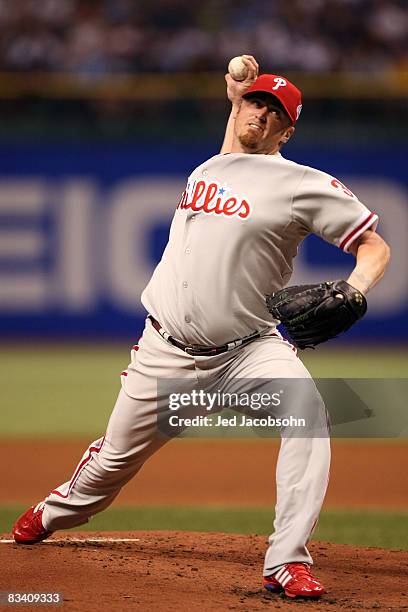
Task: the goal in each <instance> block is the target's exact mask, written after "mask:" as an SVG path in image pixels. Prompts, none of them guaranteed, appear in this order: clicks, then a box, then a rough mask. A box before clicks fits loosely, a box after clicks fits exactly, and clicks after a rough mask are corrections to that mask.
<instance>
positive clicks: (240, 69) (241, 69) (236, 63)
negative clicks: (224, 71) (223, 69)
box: [228, 55, 248, 81]
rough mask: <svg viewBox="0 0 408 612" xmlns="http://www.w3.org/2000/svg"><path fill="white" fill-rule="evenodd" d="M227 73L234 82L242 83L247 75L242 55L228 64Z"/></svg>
mask: <svg viewBox="0 0 408 612" xmlns="http://www.w3.org/2000/svg"><path fill="white" fill-rule="evenodd" d="M228 72H229V73H230V75H231V76H232V78H233V79H234V81H244V80H245V79H246V77H247V74H248V67H247V66H246V65H245V64H244V62H243V61H242V55H237V57H233V58H232V60H231V61H230V63H229V64H228Z"/></svg>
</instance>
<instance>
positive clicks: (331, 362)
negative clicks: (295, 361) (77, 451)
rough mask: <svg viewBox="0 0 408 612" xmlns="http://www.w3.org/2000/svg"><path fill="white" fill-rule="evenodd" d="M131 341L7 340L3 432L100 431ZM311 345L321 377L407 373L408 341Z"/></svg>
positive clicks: (0, 370) (310, 361)
mask: <svg viewBox="0 0 408 612" xmlns="http://www.w3.org/2000/svg"><path fill="white" fill-rule="evenodd" d="M129 346H130V343H129V344H127V343H125V344H123V346H119V345H100V346H99V345H98V346H96V345H81V344H73V345H62V344H61V345H48V344H45V345H42V346H41V345H35V344H32V345H31V344H28V345H27V344H24V345H15V344H12V345H9V346H7V345H5V346H3V347H2V348H1V349H0V388H1V410H0V435H1V436H3V437H26V438H27V437H30V438H33V437H47V436H59V437H66V438H70V437H71V438H72V437H73V436H81V437H84V436H85V437H93V436H96V435H99V434H100V433H102V432H103V431H104V430H105V428H106V423H107V419H108V417H109V415H110V413H111V410H112V407H113V404H114V402H115V399H116V396H117V393H118V391H119V388H120V381H119V375H120V372H121V371H122V370H123V368H125V367H126V366H127V364H128V361H129V354H128V348H129ZM332 347H333V345H332V346H331V347H329V346H327V347H326V346H325V347H322V348H319V349H318V350H316V351H304V352H303V353H302V359H303V360H304V362H305V363H306V365H307V366H308V368H309V369H310V371H311V372H312V374H313V376H315V377H343V378H348V377H351V378H353V377H360V378H365V377H368V378H393V377H396V378H408V351H407V350H406V349H404V348H403V347H399V348H398V347H397V348H392V349H391V348H390V349H385V348H379V347H375V346H373V347H372V348H370V349H356V348H353V349H348V350H346V349H340V350H337V349H336V350H335V349H333V348H332Z"/></svg>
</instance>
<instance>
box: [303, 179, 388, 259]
mask: <svg viewBox="0 0 408 612" xmlns="http://www.w3.org/2000/svg"><path fill="white" fill-rule="evenodd" d="M292 216H293V219H294V220H295V221H296V222H298V223H299V224H300V225H301V226H302V228H303V231H304V230H306V232H308V233H313V234H317V235H318V236H320V237H321V238H323V239H324V240H326V241H327V242H330V243H331V244H335V245H336V246H338V247H339V248H340V249H342V250H343V251H345V252H348V250H349V248H350V246H351V245H352V243H353V242H354V240H356V238H358V237H359V236H361V234H362V233H363V232H365V231H366V230H367V229H369V228H371V229H373V230H375V228H376V227H377V223H378V216H377V215H376V214H375V213H374V212H371V211H370V210H369V209H368V208H367V207H366V206H365V205H364V204H363V203H362V202H360V200H359V199H358V198H357V197H356V196H355V195H354V193H353V192H352V191H350V189H348V187H346V186H345V185H344V184H343V183H342V182H341V181H339V180H338V179H336V178H334V177H333V176H330V175H329V174H326V173H325V172H320V171H319V170H314V169H313V168H306V170H305V172H304V174H303V177H302V179H301V181H300V183H299V185H298V187H297V189H296V192H295V194H294V196H293V202H292Z"/></svg>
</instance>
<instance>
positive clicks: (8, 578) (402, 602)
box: [0, 531, 408, 612]
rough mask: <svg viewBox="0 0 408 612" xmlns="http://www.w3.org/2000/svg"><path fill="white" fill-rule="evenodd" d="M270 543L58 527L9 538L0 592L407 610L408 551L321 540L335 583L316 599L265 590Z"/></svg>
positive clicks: (189, 604) (86, 603)
mask: <svg viewBox="0 0 408 612" xmlns="http://www.w3.org/2000/svg"><path fill="white" fill-rule="evenodd" d="M1 537H2V539H6V538H10V536H9V535H3V536H1ZM99 538H100V539H101V540H98V539H99ZM116 538H117V539H118V540H120V541H114V539H116ZM127 538H129V540H128V541H126V539H127ZM92 540H97V541H92ZM265 546H266V539H265V537H263V536H257V535H249V536H246V535H231V534H220V533H191V532H190V533H182V532H165V531H158V532H132V533H126V532H113V533H107V532H103V533H90V532H87V533H84V532H81V533H72V532H58V533H57V534H55V536H53V537H52V538H50V540H48V541H47V542H44V543H42V544H36V545H33V546H21V545H16V544H12V543H9V544H7V543H3V544H2V545H1V546H0V572H1V577H0V582H1V585H2V586H1V589H0V590H2V591H31V592H33V591H35V592H55V591H59V592H62V593H63V596H64V604H63V606H62V608H54V607H53V606H47V607H44V606H35V610H38V611H39V610H51V609H63V610H64V612H71V611H72V612H75V611H78V610H80V611H81V612H88V611H89V610H94V609H97V610H98V612H105V611H108V610H109V611H110V612H111V611H116V610H118V611H119V610H120V611H122V610H141V611H151V610H152V611H153V610H154V611H155V612H157V611H158V610H160V611H166V612H167V611H175V610H177V611H184V610H186V611H190V610H200V611H201V612H210V611H215V610H216V611H223V610H239V611H247V612H253V611H254V610H268V609H270V610H275V609H281V610H282V611H283V610H287V609H289V607H291V608H292V610H293V609H294V606H301V607H302V609H308V610H319V611H320V612H323V611H326V610H330V611H331V612H333V611H335V610H362V609H363V610H364V609H369V610H371V609H381V610H398V611H400V610H404V609H408V597H407V594H408V552H406V551H390V550H384V549H379V548H356V547H353V546H346V545H335V544H326V543H319V542H315V543H312V544H311V547H310V548H311V551H312V554H313V556H314V558H315V566H314V572H315V574H316V575H317V576H318V577H319V578H320V579H321V580H322V582H323V583H324V584H325V586H326V588H327V591H328V593H327V595H325V596H324V597H323V598H322V599H321V600H320V601H317V602H316V601H292V600H288V599H285V598H284V597H283V596H279V595H272V594H268V593H267V592H265V591H263V590H262V589H261V588H260V579H261V569H262V561H263V555H264V551H265ZM24 609H26V607H25V606H24ZM297 609H299V607H298V608H297Z"/></svg>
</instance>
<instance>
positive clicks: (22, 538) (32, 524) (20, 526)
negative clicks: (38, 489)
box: [13, 502, 53, 544]
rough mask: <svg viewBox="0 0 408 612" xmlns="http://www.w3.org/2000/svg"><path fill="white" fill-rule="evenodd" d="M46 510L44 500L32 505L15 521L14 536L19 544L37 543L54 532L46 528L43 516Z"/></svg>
mask: <svg viewBox="0 0 408 612" xmlns="http://www.w3.org/2000/svg"><path fill="white" fill-rule="evenodd" d="M43 510H44V504H43V502H41V503H39V504H37V505H36V506H31V508H29V509H28V510H26V512H24V514H22V515H21V516H20V518H19V519H17V521H16V522H15V523H14V526H13V536H14V540H15V541H16V542H17V544H36V543H37V542H41V541H42V540H45V539H46V538H49V537H50V535H51V534H52V533H53V532H52V531H47V530H46V529H44V527H43V524H42V521H41V517H42V513H43Z"/></svg>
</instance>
